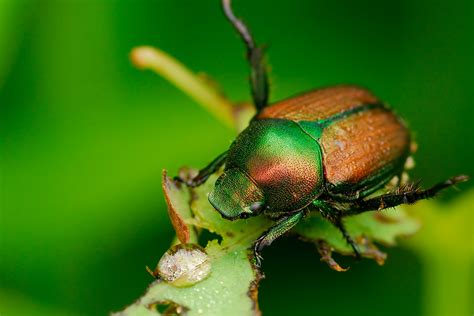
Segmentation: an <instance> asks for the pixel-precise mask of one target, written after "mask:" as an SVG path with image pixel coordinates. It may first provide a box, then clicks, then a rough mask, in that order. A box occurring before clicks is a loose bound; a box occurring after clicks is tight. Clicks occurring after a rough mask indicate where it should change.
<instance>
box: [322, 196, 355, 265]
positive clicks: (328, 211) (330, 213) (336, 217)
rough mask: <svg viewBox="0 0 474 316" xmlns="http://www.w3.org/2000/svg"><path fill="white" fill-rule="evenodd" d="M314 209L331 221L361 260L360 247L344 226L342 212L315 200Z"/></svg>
mask: <svg viewBox="0 0 474 316" xmlns="http://www.w3.org/2000/svg"><path fill="white" fill-rule="evenodd" d="M313 207H314V208H315V210H317V211H319V212H320V213H321V215H322V216H323V217H324V218H326V219H327V220H328V221H330V222H331V223H332V224H333V225H334V226H335V227H336V228H337V229H339V231H340V232H341V234H342V236H343V237H344V239H345V240H346V242H347V244H348V245H349V246H351V248H352V250H353V251H354V254H355V257H356V259H357V260H359V259H361V257H362V256H361V254H360V250H359V247H358V246H357V244H356V242H355V241H354V239H353V238H352V237H351V235H349V233H348V232H347V230H346V227H345V226H344V223H343V222H342V217H343V216H342V212H341V211H340V210H338V209H336V208H334V207H333V206H331V205H329V204H328V203H326V202H323V201H320V200H315V201H314V202H313Z"/></svg>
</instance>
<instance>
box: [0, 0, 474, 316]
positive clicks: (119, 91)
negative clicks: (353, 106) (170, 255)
mask: <svg viewBox="0 0 474 316" xmlns="http://www.w3.org/2000/svg"><path fill="white" fill-rule="evenodd" d="M234 7H235V10H236V12H237V13H238V15H239V16H243V17H245V20H246V21H247V22H248V24H249V25H250V27H251V29H252V30H253V33H254V34H255V36H256V38H257V39H258V40H259V41H260V42H265V43H267V44H268V46H269V62H270V64H271V68H272V72H271V79H272V96H271V99H272V100H279V99H281V98H284V97H287V96H289V95H291V94H295V93H298V92H301V91H303V90H307V89H311V88H314V87H319V86H325V85H330V84H336V83H358V84H361V85H364V86H367V87H370V88H371V89H372V90H373V91H374V92H375V93H376V94H377V95H378V96H380V97H381V98H382V99H384V100H386V101H387V102H388V103H390V104H391V105H392V106H393V108H394V109H395V110H396V111H397V112H398V113H400V114H402V116H403V117H404V118H405V119H406V121H407V122H408V123H409V125H410V127H411V129H412V130H413V131H414V133H415V135H416V139H417V141H418V144H419V150H418V152H417V154H416V157H415V158H416V161H417V167H416V169H415V170H414V171H413V172H412V176H413V177H414V178H417V179H418V178H419V179H423V183H425V184H426V185H428V184H432V183H434V182H437V181H440V180H442V179H445V178H447V177H449V176H451V175H455V174H460V173H466V174H470V175H474V164H473V161H474V152H473V144H472V142H473V139H474V132H473V123H472V119H473V118H474V101H473V100H474V67H473V56H474V45H473V43H474V36H473V35H474V2H473V1H471V0H452V1H449V2H446V1H432V0H429V1H428V0H416V1H413V0H400V1H379V0H359V1H352V0H335V1H334V0H331V1H329V0H318V1H314V0H298V1H287V0H278V1H277V0H260V1H251V0H235V1H234ZM144 44H146V45H153V46H157V47H160V48H161V49H163V50H165V51H167V52H169V53H171V54H172V55H174V56H176V57H177V58H178V59H180V60H181V61H182V62H184V63H185V64H186V65H188V66H189V67H190V68H191V69H193V70H195V71H203V72H205V73H207V74H208V75H210V76H211V77H212V78H214V79H215V80H216V81H217V82H219V83H220V85H221V86H222V88H223V89H224V90H225V91H226V93H227V94H228V95H229V97H230V98H232V99H234V100H244V101H245V100H248V99H249V91H248V84H247V71H248V69H247V64H246V61H245V59H244V50H243V46H242V44H241V42H240V41H239V40H238V38H237V36H236V35H235V33H234V32H233V30H232V29H231V27H230V26H229V25H228V24H227V23H226V21H225V20H224V18H223V16H222V14H221V10H220V5H219V1H218V0H212V1H210V0H208V1H192V0H183V1H176V0H156V1H151V0H135V1H125V0H123V1H119V0H83V1H80V0H77V1H74V0H70V1H67V0H62V1H61V0H56V1H52V0H51V1H50V0H41V1H23V0H0V107H1V123H0V142H1V171H2V196H1V222H0V225H1V226H0V232H1V261H0V271H1V277H0V304H1V305H0V308H1V310H0V313H1V314H2V315H104V314H107V313H108V312H109V311H113V310H115V311H116V310H119V309H121V308H122V307H124V306H125V305H128V304H129V303H131V302H132V301H133V300H134V299H136V298H137V297H139V295H141V294H142V292H143V291H144V289H145V287H146V286H147V284H148V283H149V282H150V281H151V279H150V276H149V275H148V274H147V273H146V272H145V270H144V266H145V265H151V266H153V265H154V264H155V263H156V261H157V260H158V259H159V257H160V256H161V254H162V253H163V252H164V251H165V250H166V249H167V248H168V246H169V242H170V240H171V239H172V237H173V231H172V228H171V225H170V224H169V221H168V218H167V215H166V209H165V203H164V201H163V196H162V193H161V188H160V178H161V176H160V174H161V170H162V169H163V168H166V169H168V170H170V172H171V173H175V172H176V171H177V169H178V167H180V166H182V165H190V166H196V167H201V166H204V165H205V164H206V163H207V162H209V161H210V160H211V159H213V158H214V157H215V156H216V155H217V154H218V153H220V152H222V151H223V150H224V149H225V148H226V147H228V146H229V144H230V143H231V141H232V139H233V137H234V134H233V132H232V131H231V130H229V129H227V128H226V127H224V126H223V125H222V124H221V123H219V122H218V121H216V120H215V119H214V118H213V117H211V116H210V115H209V114H208V113H206V112H205V111H204V110H203V109H202V108H200V107H199V106H197V105H196V104H195V103H194V101H192V100H191V99H189V98H188V97H187V96H186V95H184V94H182V93H181V92H180V91H178V90H177V89H175V88H174V87H173V86H171V85H170V84H169V83H168V82H166V81H165V80H163V79H162V78H160V77H158V76H157V75H156V74H153V73H151V72H143V71H139V70H136V69H134V68H133V67H132V65H131V63H130V62H129V58H128V54H129V52H130V50H131V49H132V48H133V47H135V46H138V45H144ZM472 187H473V182H472V181H471V183H468V184H466V185H464V186H463V188H464V189H466V190H468V188H472ZM455 195H456V193H453V192H450V193H448V194H445V195H444V196H443V198H442V199H441V200H443V201H449V200H450V199H452V198H453V197H454V196H455ZM447 238H449V236H447ZM472 242H473V240H472V239H471V240H466V245H467V246H469V244H470V245H471V247H472ZM467 249H469V247H467ZM388 251H389V260H388V262H387V263H386V265H385V266H384V267H378V266H377V265H376V264H375V263H374V262H371V261H368V260H365V261H362V262H360V263H353V262H351V261H349V263H351V264H352V265H353V267H352V269H351V270H350V271H349V272H347V273H336V272H333V271H331V270H329V269H328V268H327V267H326V266H325V265H324V264H323V263H321V262H319V255H318V254H317V253H316V251H315V250H314V247H313V246H311V245H307V244H304V243H302V242H299V241H297V240H295V239H292V238H286V239H283V240H280V241H277V242H276V243H275V244H274V245H273V246H272V247H271V248H270V249H267V250H266V251H265V253H264V255H265V262H264V268H265V272H266V276H267V278H266V280H264V281H263V282H262V284H261V292H260V298H261V299H260V305H261V308H262V310H263V312H264V314H265V315H288V314H290V313H292V314H296V315H298V314H311V315H319V314H320V315H323V314H331V315H342V314H346V315H348V314H350V315H380V314H383V315H420V314H421V313H422V310H423V307H422V304H423V303H422V302H423V295H424V292H423V288H424V287H423V284H424V282H426V280H425V279H424V278H423V275H424V274H423V264H422V262H421V261H420V258H419V256H417V253H416V252H415V251H412V250H410V249H409V248H407V247H404V246H403V243H402V245H401V246H400V247H397V248H393V249H389V250H388ZM440 251H442V250H440ZM452 273H456V271H452ZM471 280H472V274H471ZM471 289H472V287H471ZM471 293H472V292H471ZM455 297H456V294H455V293H453V304H455Z"/></svg>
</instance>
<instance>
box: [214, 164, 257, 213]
mask: <svg viewBox="0 0 474 316" xmlns="http://www.w3.org/2000/svg"><path fill="white" fill-rule="evenodd" d="M209 202H210V203H211V204H212V206H214V208H215V209H216V210H217V211H219V213H221V215H222V216H223V217H225V218H227V219H231V220H233V219H237V218H247V217H249V216H255V215H258V214H259V213H260V211H261V210H262V209H263V206H264V204H265V201H264V196H263V192H262V191H261V190H260V189H259V188H258V187H257V186H256V185H255V183H253V181H252V180H250V179H249V177H248V176H247V175H245V174H244V173H243V172H241V171H240V170H239V169H237V168H232V169H229V170H226V171H225V172H224V173H223V174H222V175H221V176H220V177H219V179H217V181H216V184H215V187H214V190H213V191H212V192H211V193H210V194H209Z"/></svg>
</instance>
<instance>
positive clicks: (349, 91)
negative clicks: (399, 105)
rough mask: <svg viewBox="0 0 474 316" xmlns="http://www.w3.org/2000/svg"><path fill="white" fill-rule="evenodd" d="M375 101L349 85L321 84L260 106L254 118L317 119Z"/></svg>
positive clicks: (363, 91)
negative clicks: (304, 91) (325, 86)
mask: <svg viewBox="0 0 474 316" xmlns="http://www.w3.org/2000/svg"><path fill="white" fill-rule="evenodd" d="M375 103H379V101H378V100H377V98H376V97H375V96H373V95H372V94H371V93H370V92H369V91H367V90H365V89H363V88H360V87H357V86H349V85H341V86H335V87H329V88H323V89H318V90H314V91H311V92H307V93H305V94H301V95H298V96H296V97H292V98H289V99H286V100H283V101H280V102H277V103H275V104H273V105H271V106H269V107H267V108H265V109H263V110H262V112H260V113H259V114H258V115H257V118H258V119H264V118H278V119H287V120H291V121H296V122H298V121H318V120H324V119H326V118H329V117H331V116H333V115H336V114H338V113H341V112H345V111H349V110H351V109H354V108H357V107H359V106H361V105H363V104H375Z"/></svg>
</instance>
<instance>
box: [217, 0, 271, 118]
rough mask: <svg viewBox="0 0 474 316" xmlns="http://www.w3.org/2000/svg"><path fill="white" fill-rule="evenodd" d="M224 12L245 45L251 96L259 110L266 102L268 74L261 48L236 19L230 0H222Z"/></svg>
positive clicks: (246, 28)
mask: <svg viewBox="0 0 474 316" xmlns="http://www.w3.org/2000/svg"><path fill="white" fill-rule="evenodd" d="M222 9H223V10H224V14H225V16H226V17H227V19H228V20H229V22H230V23H231V24H232V26H233V27H234V28H235V29H236V31H237V32H238V33H239V35H240V37H241V38H242V40H243V42H244V43H245V46H246V47H247V59H248V61H249V63H250V82H251V88H252V97H253V102H254V104H255V107H256V108H257V111H260V110H261V109H263V108H264V107H265V106H267V104H268V94H269V87H268V76H267V70H266V67H265V62H264V60H263V56H264V54H263V49H262V48H261V47H257V46H256V44H255V41H254V40H253V38H252V35H251V34H250V31H249V29H248V27H247V25H245V23H244V22H242V20H240V19H238V18H237V17H236V16H235V15H234V12H233V11H232V6H231V0H222Z"/></svg>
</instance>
